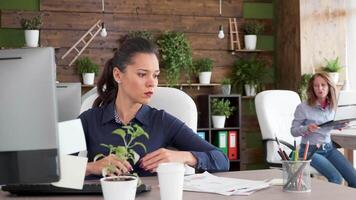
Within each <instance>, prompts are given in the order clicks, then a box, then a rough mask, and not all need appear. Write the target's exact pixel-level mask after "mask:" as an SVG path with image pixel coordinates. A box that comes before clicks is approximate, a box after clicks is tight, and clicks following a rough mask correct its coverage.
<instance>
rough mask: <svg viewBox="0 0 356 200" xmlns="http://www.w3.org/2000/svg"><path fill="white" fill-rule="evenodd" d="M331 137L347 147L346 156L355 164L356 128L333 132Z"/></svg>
mask: <svg viewBox="0 0 356 200" xmlns="http://www.w3.org/2000/svg"><path fill="white" fill-rule="evenodd" d="M331 139H332V140H333V141H334V142H336V143H337V144H339V145H340V146H341V147H343V148H345V151H344V153H345V156H346V158H347V159H348V160H349V161H350V162H351V163H352V164H353V165H354V167H355V166H356V165H355V163H354V149H356V128H349V129H343V130H342V131H335V132H332V133H331Z"/></svg>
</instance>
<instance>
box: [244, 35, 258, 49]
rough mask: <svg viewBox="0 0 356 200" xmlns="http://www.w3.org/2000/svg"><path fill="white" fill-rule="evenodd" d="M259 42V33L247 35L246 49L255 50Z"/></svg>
mask: <svg viewBox="0 0 356 200" xmlns="http://www.w3.org/2000/svg"><path fill="white" fill-rule="evenodd" d="M256 43H257V35H245V49H247V50H255V49H256Z"/></svg>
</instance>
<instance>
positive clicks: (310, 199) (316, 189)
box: [0, 169, 356, 200]
mask: <svg viewBox="0 0 356 200" xmlns="http://www.w3.org/2000/svg"><path fill="white" fill-rule="evenodd" d="M216 175H218V176H225V177H235V178H246V179H254V180H264V179H270V178H281V177H282V171H280V170H277V169H268V170H253V171H238V172H228V173H219V174H216ZM142 180H143V181H144V183H146V184H149V185H151V186H152V191H150V192H147V193H142V194H140V195H138V196H136V199H137V200H159V199H160V195H159V188H158V179H157V177H143V178H142ZM355 197H356V189H353V188H349V187H346V186H342V185H337V184H333V183H329V182H326V181H321V180H316V179H312V191H311V192H310V193H289V192H283V191H282V186H272V187H270V188H267V189H265V190H261V191H258V192H256V193H254V194H252V195H250V196H222V195H217V194H208V193H197V192H184V194H183V199H184V200H196V199H203V200H220V199H237V200H252V199H254V200H269V199H271V200H287V199H288V200H318V199H322V200H335V199H342V200H354V199H355ZM0 199H1V200H25V199H26V200H27V199H56V200H62V199H75V200H77V199H78V200H81V199H83V200H84V199H85V200H86V199H103V197H102V196H47V197H16V196H15V197H11V196H9V195H8V193H6V192H0Z"/></svg>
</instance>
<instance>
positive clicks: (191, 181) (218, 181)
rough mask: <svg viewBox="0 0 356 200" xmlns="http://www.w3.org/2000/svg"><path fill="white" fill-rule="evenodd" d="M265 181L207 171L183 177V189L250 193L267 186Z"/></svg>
mask: <svg viewBox="0 0 356 200" xmlns="http://www.w3.org/2000/svg"><path fill="white" fill-rule="evenodd" d="M269 186H270V185H269V183H267V182H265V181H254V180H246V179H235V178H225V177H218V176H214V175H212V174H210V173H208V172H204V173H203V174H195V175H191V176H186V177H185V178H184V186H183V188H184V190H187V191H195V192H207V193H217V194H221V195H227V196H230V195H250V194H252V193H253V192H255V191H257V190H260V189H264V188H267V187H269Z"/></svg>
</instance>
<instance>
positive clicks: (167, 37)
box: [157, 32, 194, 85]
mask: <svg viewBox="0 0 356 200" xmlns="http://www.w3.org/2000/svg"><path fill="white" fill-rule="evenodd" d="M157 44H158V46H159V49H160V53H161V61H162V63H163V65H164V68H165V72H166V79H167V82H168V84H169V85H174V84H177V83H178V80H179V78H180V73H181V70H184V71H185V72H187V73H186V75H187V77H188V79H189V80H190V78H189V77H190V75H191V74H192V73H194V72H193V70H192V50H191V48H190V45H189V43H188V40H187V39H186V37H185V36H184V34H183V33H179V32H167V33H164V34H163V35H162V36H161V37H160V38H159V39H158V40H157Z"/></svg>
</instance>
